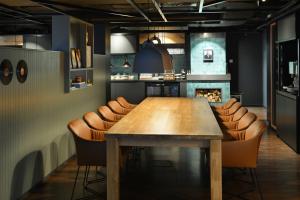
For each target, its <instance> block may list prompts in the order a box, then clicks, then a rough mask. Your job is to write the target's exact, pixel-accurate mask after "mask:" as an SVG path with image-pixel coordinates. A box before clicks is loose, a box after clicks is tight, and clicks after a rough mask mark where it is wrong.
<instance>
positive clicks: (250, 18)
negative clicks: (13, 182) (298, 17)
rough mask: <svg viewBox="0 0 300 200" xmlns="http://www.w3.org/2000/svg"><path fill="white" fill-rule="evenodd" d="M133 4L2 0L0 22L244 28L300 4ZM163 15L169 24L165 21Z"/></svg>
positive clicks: (165, 0)
mask: <svg viewBox="0 0 300 200" xmlns="http://www.w3.org/2000/svg"><path fill="white" fill-rule="evenodd" d="M34 1H39V2H34ZM130 1H131V2H132V3H133V4H134V5H136V7H137V8H139V9H140V11H139V10H137V9H136V8H135V6H132V4H131V3H130V2H128V0H72V1H70V0H32V1H30V0H9V1H8V0H0V22H1V23H5V20H6V21H7V23H8V24H10V23H12V22H14V23H15V24H22V23H24V24H26V26H28V23H29V24H30V23H31V24H32V25H33V26H35V25H36V24H37V23H41V24H46V25H47V26H48V28H47V30H46V31H49V29H50V27H51V24H50V23H51V16H52V15H54V14H62V13H65V14H70V15H72V16H75V17H78V18H81V19H83V20H88V21H90V22H97V23H98V22H106V23H111V24H113V25H114V27H115V26H120V27H121V26H124V25H126V26H127V27H130V26H132V27H135V26H139V25H144V24H146V25H150V26H155V25H160V24H162V25H164V26H172V25H174V24H175V26H176V23H177V24H178V26H191V25H192V26H195V27H196V26H201V27H203V26H205V27H210V26H211V27H222V28H223V27H228V28H232V27H242V28H243V29H244V28H245V27H249V28H253V27H257V26H259V25H261V24H263V23H265V22H266V20H267V19H268V18H267V16H268V15H272V16H273V15H276V14H278V11H282V9H283V8H285V7H286V6H287V5H289V4H292V5H294V4H297V3H298V4H299V1H295V0H267V1H266V2H262V1H261V0H260V3H258V1H257V0H204V8H203V13H199V12H198V11H199V0H155V2H156V3H153V2H152V0H130ZM154 5H157V6H156V7H155V6H154ZM159 10H161V13H159V12H158V11H159ZM141 13H144V15H145V16H147V17H148V18H149V20H148V19H147V18H145V16H143V15H141ZM161 14H163V15H164V16H165V17H166V18H167V20H168V22H163V19H162V17H161ZM149 21H151V24H149V23H148V22H149ZM216 22H217V23H216ZM1 23H0V25H1ZM197 24H198V25H197ZM11 25H12V26H13V24H11ZM1 27H2V28H3V26H1ZM4 28H5V27H4Z"/></svg>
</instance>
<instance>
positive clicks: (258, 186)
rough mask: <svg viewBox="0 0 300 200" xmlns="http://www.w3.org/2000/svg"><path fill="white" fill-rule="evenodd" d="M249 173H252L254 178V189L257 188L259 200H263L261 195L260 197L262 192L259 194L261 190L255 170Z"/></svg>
mask: <svg viewBox="0 0 300 200" xmlns="http://www.w3.org/2000/svg"><path fill="white" fill-rule="evenodd" d="M251 171H252V175H253V178H254V182H255V185H256V188H257V190H258V193H259V197H260V199H261V200H263V195H262V192H261V189H260V185H259V181H258V179H257V174H256V170H255V169H251Z"/></svg>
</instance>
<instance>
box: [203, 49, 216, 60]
mask: <svg viewBox="0 0 300 200" xmlns="http://www.w3.org/2000/svg"><path fill="white" fill-rule="evenodd" d="M213 61H214V52H213V50H212V49H203V62H213Z"/></svg>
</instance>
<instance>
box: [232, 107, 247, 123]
mask: <svg viewBox="0 0 300 200" xmlns="http://www.w3.org/2000/svg"><path fill="white" fill-rule="evenodd" d="M247 112H248V109H247V108H245V107H240V109H238V111H236V112H235V113H234V114H233V117H232V121H233V122H235V121H238V120H240V119H241V118H242V117H243V116H244V115H245V114H246V113H247Z"/></svg>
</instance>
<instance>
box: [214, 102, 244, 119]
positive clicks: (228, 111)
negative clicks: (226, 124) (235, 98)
mask: <svg viewBox="0 0 300 200" xmlns="http://www.w3.org/2000/svg"><path fill="white" fill-rule="evenodd" d="M240 107H242V105H241V104H240V103H239V102H236V103H234V104H233V105H232V106H231V107H230V108H228V109H224V110H215V113H216V114H217V115H221V116H229V115H233V114H234V113H235V112H237V111H238V110H239V109H240Z"/></svg>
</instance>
